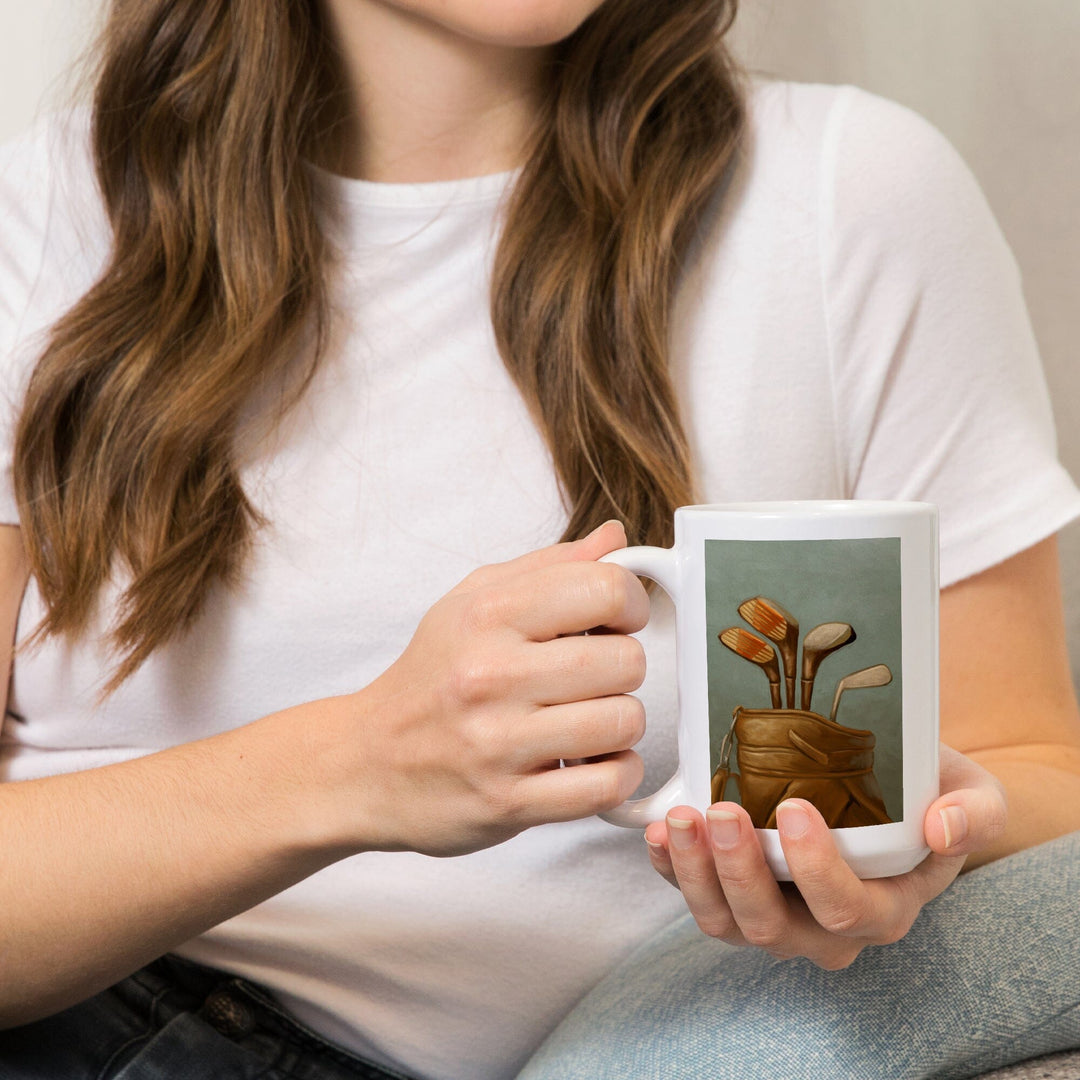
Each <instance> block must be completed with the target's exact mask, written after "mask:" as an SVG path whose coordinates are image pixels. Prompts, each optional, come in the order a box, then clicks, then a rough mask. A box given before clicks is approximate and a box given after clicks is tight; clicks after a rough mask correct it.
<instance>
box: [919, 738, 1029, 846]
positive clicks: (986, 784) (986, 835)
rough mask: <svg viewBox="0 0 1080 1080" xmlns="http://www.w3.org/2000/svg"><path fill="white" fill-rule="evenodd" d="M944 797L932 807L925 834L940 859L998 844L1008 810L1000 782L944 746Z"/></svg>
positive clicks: (942, 779) (974, 762)
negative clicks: (939, 855)
mask: <svg viewBox="0 0 1080 1080" xmlns="http://www.w3.org/2000/svg"><path fill="white" fill-rule="evenodd" d="M941 787H942V794H941V797H940V798H938V799H936V800H935V801H934V802H933V803H931V804H930V809H929V810H928V811H927V814H926V818H925V821H924V827H923V831H924V833H925V835H926V842H927V843H928V844H929V845H930V847H931V849H932V850H933V851H935V852H937V853H938V854H941V855H950V856H967V855H970V854H971V853H972V852H974V851H980V850H982V849H983V848H985V847H988V846H990V845H991V844H993V843H994V842H995V841H997V840H999V839H1000V838H1001V836H1002V835H1003V834H1004V832H1005V826H1006V822H1007V818H1008V808H1007V802H1006V797H1005V789H1004V787H1003V786H1002V784H1001V781H999V780H998V779H997V777H995V776H993V775H992V774H991V773H989V772H988V771H987V770H986V769H984V768H983V767H982V766H981V765H980V764H978V762H976V761H972V760H971V758H969V757H967V756H966V755H964V754H961V753H959V752H958V751H956V750H953V749H952V748H951V747H948V746H945V745H944V744H943V745H942V746H941Z"/></svg>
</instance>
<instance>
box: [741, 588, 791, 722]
mask: <svg viewBox="0 0 1080 1080" xmlns="http://www.w3.org/2000/svg"><path fill="white" fill-rule="evenodd" d="M739 617H740V618H742V619H745V620H746V621H747V622H748V623H749V624H750V625H751V626H752V627H753V628H754V629H755V630H756V631H757V632H758V633H759V634H764V635H765V636H766V637H767V638H769V639H770V640H771V641H775V642H776V643H777V645H778V646H779V650H780V657H781V659H782V660H783V661H784V688H785V690H786V691H787V704H788V708H789V709H793V708H795V655H796V652H797V650H798V648H799V620H798V619H796V618H795V616H794V615H792V614H791V612H790V611H788V610H787V609H786V608H783V607H781V606H780V605H779V604H778V603H777V602H776V601H775V600H770V599H769V598H768V597H766V596H754V597H751V598H750V599H749V600H744V601H743V602H742V603H741V604H740V605H739Z"/></svg>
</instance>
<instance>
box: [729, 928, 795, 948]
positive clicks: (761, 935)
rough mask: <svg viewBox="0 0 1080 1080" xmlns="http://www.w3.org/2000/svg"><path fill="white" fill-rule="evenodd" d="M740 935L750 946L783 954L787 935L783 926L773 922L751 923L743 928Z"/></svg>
mask: <svg viewBox="0 0 1080 1080" xmlns="http://www.w3.org/2000/svg"><path fill="white" fill-rule="evenodd" d="M741 929H742V935H743V937H744V938H746V940H747V941H748V942H749V943H750V944H751V945H756V946H757V947H758V948H759V949H765V950H766V951H767V952H770V953H783V952H784V951H785V946H786V945H787V939H788V934H787V930H786V928H785V927H784V926H782V925H781V924H778V923H773V922H761V923H752V924H751V925H749V926H743V927H742V928H741Z"/></svg>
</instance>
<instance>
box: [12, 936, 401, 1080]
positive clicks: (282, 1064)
mask: <svg viewBox="0 0 1080 1080" xmlns="http://www.w3.org/2000/svg"><path fill="white" fill-rule="evenodd" d="M0 1080H401V1074H400V1073H394V1072H388V1071H387V1070H385V1069H382V1068H380V1067H379V1066H377V1065H373V1064H371V1063H369V1062H366V1061H362V1060H361V1059H360V1058H358V1057H356V1056H355V1055H354V1054H350V1053H349V1052H348V1051H346V1050H343V1049H341V1048H340V1047H337V1046H333V1045H332V1044H330V1043H328V1042H327V1041H326V1040H325V1039H322V1038H320V1037H319V1036H318V1035H316V1034H315V1033H314V1032H312V1031H310V1030H309V1029H308V1028H306V1027H304V1026H303V1025H302V1024H300V1023H299V1022H298V1021H296V1020H294V1019H293V1018H292V1017H291V1016H289V1015H288V1014H286V1013H285V1011H284V1010H283V1009H282V1008H281V1006H280V1005H278V1004H277V1002H276V1001H274V999H273V998H272V997H271V996H270V995H269V994H268V993H267V992H266V991H264V990H262V989H260V988H259V987H257V986H254V985H253V984H251V983H249V982H246V981H245V980H243V979H238V978H235V977H234V976H232V975H227V974H225V973H224V972H220V971H215V970H213V969H212V968H207V967H203V966H202V965H200V964H193V963H191V962H190V961H188V960H182V959H180V958H179V957H174V956H164V957H162V958H161V959H160V960H155V961H154V963H152V964H150V965H149V966H148V967H145V968H143V969H142V970H141V971H137V972H136V973H135V974H134V975H132V976H131V977H130V978H127V979H124V980H123V981H122V982H119V983H117V984H116V985H115V986H113V987H110V988H109V989H108V990H105V991H104V992H102V993H100V994H97V995H96V996H95V997H92V998H90V999H89V1000H88V1001H84V1002H83V1003H82V1004H80V1005H75V1006H73V1007H72V1008H70V1009H66V1010H65V1011H64V1012H61V1013H57V1014H56V1015H55V1016H50V1017H48V1018H47V1019H45V1020H39V1021H37V1022H36V1023H33V1024H26V1025H25V1026H24V1027H19V1028H12V1029H11V1030H9V1031H0Z"/></svg>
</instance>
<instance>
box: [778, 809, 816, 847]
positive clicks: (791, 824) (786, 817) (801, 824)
mask: <svg viewBox="0 0 1080 1080" xmlns="http://www.w3.org/2000/svg"><path fill="white" fill-rule="evenodd" d="M776 825H777V828H779V830H780V834H781V835H782V836H787V837H790V838H791V839H792V840H798V838H799V837H800V836H805V835H806V833H807V831H808V830H809V828H810V815H809V814H808V813H807V812H806V811H805V810H804V809H803V808H802V807H801V806H800V805H799V804H798V803H793V802H782V803H781V804H780V805H779V806H778V807H777V808H776Z"/></svg>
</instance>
